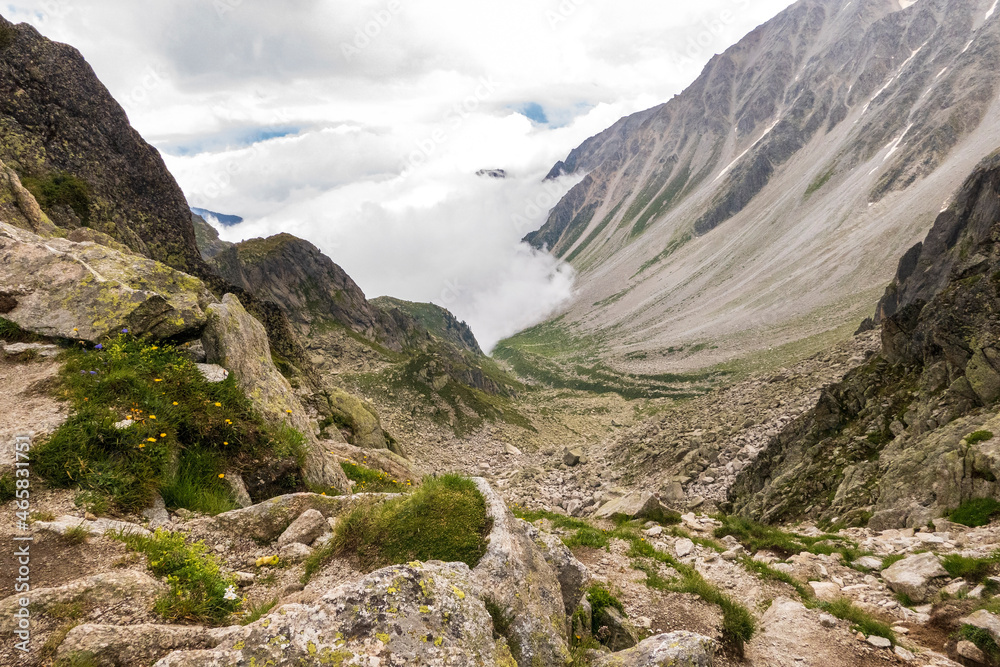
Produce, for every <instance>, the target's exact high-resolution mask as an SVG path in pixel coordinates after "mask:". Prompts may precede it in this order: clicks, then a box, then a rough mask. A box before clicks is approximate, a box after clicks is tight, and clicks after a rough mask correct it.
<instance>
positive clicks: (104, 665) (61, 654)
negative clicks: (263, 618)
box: [56, 623, 242, 667]
mask: <svg viewBox="0 0 1000 667" xmlns="http://www.w3.org/2000/svg"><path fill="white" fill-rule="evenodd" d="M240 630H242V628H241V627H240V626H235V627H228V628H204V627H200V626H197V625H159V624H154V623H141V624H139V625H97V624H91V623H85V624H83V625H78V626H76V627H75V628H73V629H72V630H70V631H69V634H67V635H66V638H65V639H64V640H63V642H62V643H61V644H60V645H59V650H58V651H57V653H56V660H57V662H58V661H60V660H65V661H67V662H70V661H71V659H72V657H73V656H74V655H80V654H84V655H89V656H90V658H91V660H92V663H93V664H94V665H97V667H127V666H129V665H136V664H144V665H148V664H150V663H151V662H153V661H154V660H156V659H158V658H162V657H163V656H165V655H166V654H168V653H170V652H171V651H176V650H180V649H203V648H211V647H213V646H218V645H219V643H221V642H223V641H225V640H226V639H227V638H229V637H230V636H231V635H233V634H234V633H236V632H239V631H240Z"/></svg>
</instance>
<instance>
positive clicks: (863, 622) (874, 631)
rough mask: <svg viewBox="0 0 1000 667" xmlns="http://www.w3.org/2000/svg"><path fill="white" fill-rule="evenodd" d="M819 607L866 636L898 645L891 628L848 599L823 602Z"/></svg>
mask: <svg viewBox="0 0 1000 667" xmlns="http://www.w3.org/2000/svg"><path fill="white" fill-rule="evenodd" d="M818 606H819V608H820V609H822V610H823V611H825V612H827V613H829V614H832V615H833V616H836V617H837V618H839V619H842V620H845V621H847V622H849V623H851V624H852V625H853V626H854V628H856V629H857V630H858V631H860V632H863V633H865V635H869V636H870V635H875V636H876V637H885V638H886V639H888V640H889V641H891V642H892V643H893V644H895V643H896V634H895V633H894V632H893V631H892V628H891V627H889V626H888V625H887V624H885V623H882V622H881V621H879V620H877V619H875V617H873V616H872V615H871V614H869V613H868V612H866V611H865V610H863V609H861V608H860V607H857V606H855V605H854V604H852V603H851V601H850V600H848V599H846V598H840V599H839V600H835V601H833V602H822V603H820V604H819V605H818Z"/></svg>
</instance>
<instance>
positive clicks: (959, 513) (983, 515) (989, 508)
mask: <svg viewBox="0 0 1000 667" xmlns="http://www.w3.org/2000/svg"><path fill="white" fill-rule="evenodd" d="M998 514H1000V502H997V501H996V500H994V499H993V498H974V499H972V500H969V501H967V502H964V503H962V504H961V505H959V506H958V508H956V509H955V510H953V511H952V512H951V514H949V515H948V518H949V519H951V520H952V521H954V522H955V523H960V524H962V525H963V526H969V527H970V528H977V527H979V526H985V525H986V524H988V523H989V522H990V520H992V519H993V517H995V516H997V515H998Z"/></svg>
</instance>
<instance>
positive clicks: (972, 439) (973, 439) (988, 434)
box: [965, 431, 993, 445]
mask: <svg viewBox="0 0 1000 667" xmlns="http://www.w3.org/2000/svg"><path fill="white" fill-rule="evenodd" d="M992 439H993V432H992V431H974V432H972V433H970V434H969V435H967V436H965V441H966V442H967V443H969V444H970V445H974V444H976V443H977V442H986V441H987V440H992Z"/></svg>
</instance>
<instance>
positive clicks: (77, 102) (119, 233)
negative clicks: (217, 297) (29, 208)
mask: <svg viewBox="0 0 1000 667" xmlns="http://www.w3.org/2000/svg"><path fill="white" fill-rule="evenodd" d="M0 33H2V34H3V44H4V46H3V48H0V136H2V139H0V160H3V161H4V162H5V163H6V164H7V166H8V167H11V168H13V169H14V171H16V172H17V173H18V174H19V175H20V176H21V179H22V182H26V183H28V185H29V187H28V189H29V190H31V189H32V188H34V192H35V194H36V195H41V194H42V193H45V192H49V193H53V192H54V195H53V196H49V197H45V198H43V199H48V200H49V201H41V202H40V203H41V204H42V209H43V210H46V209H47V210H46V212H47V213H48V214H49V216H50V217H52V216H55V219H54V222H55V223H56V224H57V225H58V226H59V227H64V228H74V227H80V226H89V227H90V228H91V229H94V230H97V231H100V232H103V233H106V234H108V235H109V236H111V237H112V238H114V239H116V240H118V241H120V242H121V243H123V244H125V245H126V246H128V247H129V248H131V249H132V250H134V251H135V252H137V253H139V254H141V255H144V256H146V257H150V258H152V259H155V260H157V261H160V262H163V263H164V264H167V265H168V266H172V267H174V268H176V269H180V270H182V271H186V272H188V273H193V274H195V275H199V277H202V271H203V270H204V269H205V268H206V267H205V265H204V263H203V262H202V260H201V257H200V256H199V254H198V249H197V247H196V244H195V237H194V230H193V229H192V227H191V213H190V211H189V210H188V207H187V201H186V200H185V197H184V193H183V192H181V189H180V188H179V187H178V186H177V183H176V182H175V181H174V179H173V177H172V176H171V175H170V172H169V171H167V168H166V165H165V164H164V163H163V159H162V158H161V157H160V154H159V152H158V151H157V150H156V149H155V148H153V147H152V146H150V145H149V144H147V143H146V142H145V141H143V139H142V137H141V136H140V135H139V133H138V132H136V131H135V130H134V129H133V128H132V127H131V125H130V124H129V120H128V116H126V114H125V111H124V110H123V109H122V108H121V106H120V105H119V104H118V103H117V102H116V101H115V100H114V98H113V97H112V96H111V93H109V92H108V90H107V88H105V87H104V86H103V85H102V84H101V82H100V81H99V80H98V79H97V76H96V75H95V74H94V71H93V70H92V69H91V68H90V65H88V64H87V62H86V61H85V60H84V58H83V56H82V55H80V53H79V52H78V51H77V50H76V49H74V48H72V47H71V46H67V45H65V44H59V43H58V42H53V41H50V40H48V39H46V38H44V37H42V36H41V35H40V34H39V33H38V32H37V31H36V30H35V29H34V28H33V27H31V26H29V25H28V24H25V23H22V24H19V25H13V24H11V23H10V22H8V21H6V20H5V19H3V18H2V17H0ZM47 186H48V187H47Z"/></svg>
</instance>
